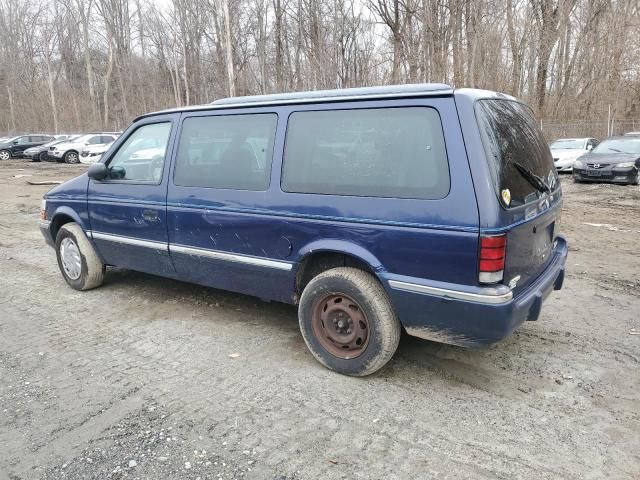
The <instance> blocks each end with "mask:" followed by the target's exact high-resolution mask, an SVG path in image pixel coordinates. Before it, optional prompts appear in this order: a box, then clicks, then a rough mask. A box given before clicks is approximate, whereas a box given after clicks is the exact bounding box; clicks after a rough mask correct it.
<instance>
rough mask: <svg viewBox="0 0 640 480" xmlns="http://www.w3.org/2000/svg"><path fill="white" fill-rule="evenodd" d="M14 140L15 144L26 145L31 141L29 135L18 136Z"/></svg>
mask: <svg viewBox="0 0 640 480" xmlns="http://www.w3.org/2000/svg"><path fill="white" fill-rule="evenodd" d="M14 142H17V145H26V144H27V143H31V140H30V138H29V137H18V138H16V139H15V140H14Z"/></svg>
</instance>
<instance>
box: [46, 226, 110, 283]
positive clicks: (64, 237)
mask: <svg viewBox="0 0 640 480" xmlns="http://www.w3.org/2000/svg"><path fill="white" fill-rule="evenodd" d="M56 256H57V258H58V266H59V267H60V272H61V273H62V276H63V277H64V279H65V281H66V282H67V283H68V284H69V286H70V287H71V288H73V289H75V290H90V289H92V288H96V287H99V286H100V285H102V282H103V280H104V273H105V266H104V264H103V263H102V262H101V261H100V257H98V254H97V253H96V251H95V249H94V248H93V245H92V244H91V242H90V241H89V239H88V238H87V236H86V235H85V233H84V231H83V230H82V228H81V227H80V225H78V224H77V223H73V222H72V223H66V224H64V225H63V226H62V227H61V228H60V231H58V234H57V235H56Z"/></svg>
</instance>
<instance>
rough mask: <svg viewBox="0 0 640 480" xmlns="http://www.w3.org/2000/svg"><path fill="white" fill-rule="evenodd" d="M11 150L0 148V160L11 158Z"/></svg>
mask: <svg viewBox="0 0 640 480" xmlns="http://www.w3.org/2000/svg"><path fill="white" fill-rule="evenodd" d="M10 158H11V152H10V151H9V150H0V160H9V159H10Z"/></svg>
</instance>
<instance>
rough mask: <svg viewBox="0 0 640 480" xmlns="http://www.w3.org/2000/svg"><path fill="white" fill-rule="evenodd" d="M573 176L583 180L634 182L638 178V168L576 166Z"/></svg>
mask: <svg viewBox="0 0 640 480" xmlns="http://www.w3.org/2000/svg"><path fill="white" fill-rule="evenodd" d="M573 178H574V179H575V180H579V181H581V182H611V183H634V182H635V181H636V180H637V178H638V168H637V167H625V168H616V167H613V168H599V169H595V168H579V169H578V168H574V169H573Z"/></svg>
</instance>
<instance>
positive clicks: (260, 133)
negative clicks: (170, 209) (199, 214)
mask: <svg viewBox="0 0 640 480" xmlns="http://www.w3.org/2000/svg"><path fill="white" fill-rule="evenodd" d="M277 121H278V116H277V115H276V114H275V113H260V114H251V115H224V116H206V117H201V116H198V117H189V118H186V119H185V120H184V121H183V123H182V133H181V135H180V143H179V146H178V153H177V154H176V168H175V174H174V178H173V180H174V183H175V184H176V185H180V186H184V187H209V188H225V189H232V190H255V191H260V190H267V188H269V179H270V176H271V158H272V153H273V142H274V139H275V134H276V124H277Z"/></svg>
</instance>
